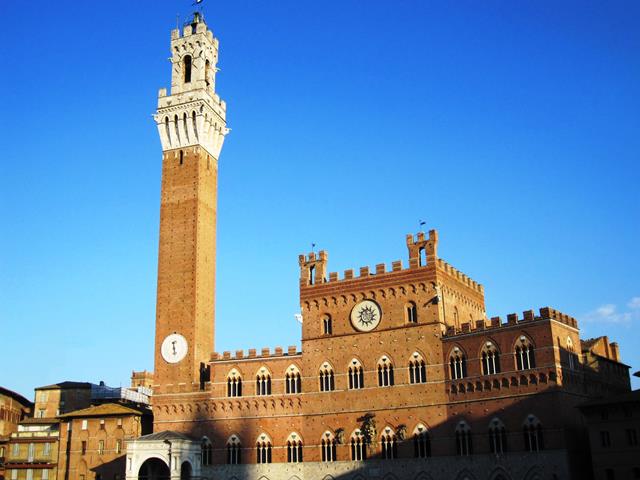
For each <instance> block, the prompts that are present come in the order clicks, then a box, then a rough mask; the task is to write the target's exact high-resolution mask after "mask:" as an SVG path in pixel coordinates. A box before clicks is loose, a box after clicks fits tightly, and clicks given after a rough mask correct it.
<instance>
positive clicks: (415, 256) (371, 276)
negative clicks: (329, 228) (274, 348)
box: [298, 230, 484, 296]
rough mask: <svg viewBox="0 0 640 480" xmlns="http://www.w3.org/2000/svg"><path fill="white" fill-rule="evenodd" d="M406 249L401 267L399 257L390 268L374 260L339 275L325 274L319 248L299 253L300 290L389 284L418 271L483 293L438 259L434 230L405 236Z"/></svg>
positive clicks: (324, 255)
mask: <svg viewBox="0 0 640 480" xmlns="http://www.w3.org/2000/svg"><path fill="white" fill-rule="evenodd" d="M406 243H407V248H408V250H409V265H408V266H404V265H403V263H402V260H395V261H393V262H391V268H388V266H387V265H386V264H384V263H378V264H376V265H375V267H373V268H371V267H370V266H362V267H360V268H358V269H355V270H354V269H347V270H344V272H343V273H342V275H341V274H340V273H338V272H329V274H328V275H327V273H326V272H327V264H328V262H327V261H328V254H327V252H326V251H324V250H322V251H320V252H319V253H317V254H316V253H315V252H311V253H309V254H308V255H300V256H299V258H298V263H299V265H300V289H301V291H303V290H304V292H305V296H307V295H313V292H314V290H315V291H316V292H318V291H319V290H325V289H327V287H329V289H331V288H333V287H339V288H344V287H347V285H348V284H349V283H353V284H354V285H355V284H356V283H362V282H367V281H371V282H376V283H377V284H380V285H383V284H389V285H393V284H396V283H398V279H399V278H401V277H406V276H407V274H413V273H416V272H421V275H420V276H422V277H431V278H430V280H432V281H434V282H435V281H436V280H437V278H436V275H440V276H443V279H444V278H445V277H446V280H447V281H445V282H444V283H446V284H449V286H452V284H453V283H456V284H459V285H460V286H462V287H465V288H468V289H469V290H470V291H471V292H473V293H476V294H477V295H478V296H483V295H484V287H483V286H482V284H480V283H478V282H476V281H475V280H473V279H472V278H471V277H469V276H468V275H466V274H464V273H462V272H461V271H459V270H457V269H455V268H454V267H452V266H451V265H450V264H448V263H447V262H445V261H444V260H442V259H441V258H438V256H437V243H438V233H437V231H436V230H431V231H430V232H429V236H428V237H427V236H426V235H425V233H424V232H420V233H418V234H417V235H411V234H409V235H407V236H406Z"/></svg>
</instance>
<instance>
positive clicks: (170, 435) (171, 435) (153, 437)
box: [136, 430, 194, 442]
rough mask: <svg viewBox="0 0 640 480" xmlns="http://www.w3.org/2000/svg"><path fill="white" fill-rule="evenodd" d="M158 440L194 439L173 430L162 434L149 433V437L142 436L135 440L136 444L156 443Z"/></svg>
mask: <svg viewBox="0 0 640 480" xmlns="http://www.w3.org/2000/svg"><path fill="white" fill-rule="evenodd" d="M158 440H191V441H193V440H194V439H193V438H191V437H189V436H187V435H185V434H184V433H179V432H174V431H173V430H165V431H163V432H157V433H150V434H149V435H143V436H142V437H139V438H136V442H139V441H149V442H157V441H158Z"/></svg>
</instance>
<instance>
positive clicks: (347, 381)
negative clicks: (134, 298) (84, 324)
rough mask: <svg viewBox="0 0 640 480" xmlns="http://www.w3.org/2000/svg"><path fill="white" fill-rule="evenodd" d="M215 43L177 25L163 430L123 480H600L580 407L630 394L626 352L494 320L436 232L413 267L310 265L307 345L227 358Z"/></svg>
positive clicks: (568, 327) (164, 111)
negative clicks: (221, 342)
mask: <svg viewBox="0 0 640 480" xmlns="http://www.w3.org/2000/svg"><path fill="white" fill-rule="evenodd" d="M218 47H219V44H218V40H217V39H216V38H215V37H214V36H213V33H212V31H211V30H210V29H209V28H208V26H207V24H206V23H205V21H204V19H203V17H202V15H200V14H195V15H194V17H193V20H192V21H191V22H190V23H189V24H187V25H186V26H185V27H184V28H183V29H176V30H173V31H172V32H171V64H172V65H171V75H172V77H171V89H170V92H167V91H166V89H161V90H160V92H159V98H158V110H157V113H156V115H155V121H156V124H157V128H158V132H159V134H160V140H161V144H162V151H163V154H162V187H161V206H160V238H159V255H158V286H157V306H156V333H155V367H154V371H153V374H151V373H149V372H144V375H143V376H144V378H145V379H147V380H148V381H149V382H150V383H152V385H153V396H152V399H151V401H152V406H153V414H154V425H153V432H154V433H152V434H150V435H145V436H142V437H139V438H137V439H133V440H128V441H127V442H126V444H127V445H126V456H127V462H126V478H127V479H128V480H134V479H156V478H158V479H160V478H172V479H174V478H176V479H177V478H207V479H229V480H231V479H237V480H240V479H255V480H258V479H265V480H266V479H269V480H274V479H283V480H289V479H298V480H303V479H313V480H316V479H317V480H326V479H338V478H344V479H364V478H380V479H387V480H389V479H398V480H399V479H422V480H425V479H432V480H436V479H452V480H456V479H460V480H463V479H469V480H472V479H477V480H498V479H500V480H511V479H514V480H515V479H524V480H534V479H536V480H542V479H549V480H551V479H569V478H588V476H589V473H588V468H589V462H587V461H584V451H585V449H587V448H588V441H587V436H586V433H585V427H584V424H583V421H582V419H581V415H580V412H579V410H578V409H577V408H576V406H577V405H579V404H581V403H584V402H585V401H587V400H590V399H593V398H596V397H600V396H603V395H606V394H610V393H624V392H627V391H629V389H630V382H629V374H628V367H627V366H626V365H624V364H623V363H622V362H621V359H620V353H619V351H618V346H617V344H616V343H609V341H608V340H607V339H606V337H603V338H600V339H594V340H590V341H585V340H583V339H581V338H580V331H579V327H578V322H577V321H576V319H574V318H573V317H571V316H569V315H567V314H564V313H561V312H559V311H557V310H555V309H553V308H549V307H543V308H540V309H538V310H536V311H534V310H529V311H526V312H524V313H523V314H522V315H521V316H520V315H518V314H509V315H507V316H506V319H503V318H500V317H491V318H489V317H488V316H487V312H486V309H485V291H484V288H483V286H482V285H481V284H480V283H478V282H477V281H475V280H473V279H472V278H470V277H469V276H467V275H465V274H464V273H463V272H462V271H460V270H458V269H457V268H454V267H453V266H452V265H450V264H449V263H447V262H446V261H445V260H443V259H442V258H441V257H440V256H439V248H440V247H441V245H439V241H438V233H437V231H435V230H431V231H429V232H428V233H424V232H420V233H418V234H416V235H407V236H406V238H405V246H406V249H407V254H408V259H407V260H406V261H405V262H404V263H403V261H400V260H398V261H393V262H392V263H391V264H390V265H388V264H385V263H380V264H378V265H375V267H374V268H369V267H361V268H359V270H357V271H356V272H354V270H346V271H345V272H344V273H343V274H342V275H339V274H338V273H335V272H330V271H329V259H328V253H327V252H325V251H320V252H319V253H314V252H312V253H309V254H307V255H300V256H299V257H298V264H299V267H300V288H299V295H300V308H301V315H302V321H303V324H302V344H301V349H298V348H296V347H288V348H286V349H284V348H282V347H275V348H274V349H270V348H262V349H260V350H257V349H255V348H249V349H248V350H244V349H242V350H237V351H235V352H222V353H215V352H213V349H214V336H215V316H214V314H215V296H214V293H215V284H216V276H215V266H216V217H217V183H218V175H217V172H218V161H219V158H220V152H221V149H222V144H223V141H224V137H225V135H226V134H227V132H228V129H227V125H226V120H225V116H226V103H225V102H224V101H223V100H221V99H220V97H219V96H218V94H217V93H216V82H215V79H216V72H217V69H216V64H217V62H218ZM221 321H229V320H228V319H221ZM240 347H241V348H242V346H240ZM585 475H586V477H585Z"/></svg>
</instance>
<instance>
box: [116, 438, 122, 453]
mask: <svg viewBox="0 0 640 480" xmlns="http://www.w3.org/2000/svg"><path fill="white" fill-rule="evenodd" d="M120 452H122V440H116V453H120Z"/></svg>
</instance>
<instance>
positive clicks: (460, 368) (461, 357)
mask: <svg viewBox="0 0 640 480" xmlns="http://www.w3.org/2000/svg"><path fill="white" fill-rule="evenodd" d="M449 373H450V375H451V379H452V380H460V379H461V378H465V377H466V376H467V357H466V355H465V354H464V352H463V351H462V350H460V348H458V347H453V351H452V352H451V355H450V356H449Z"/></svg>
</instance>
